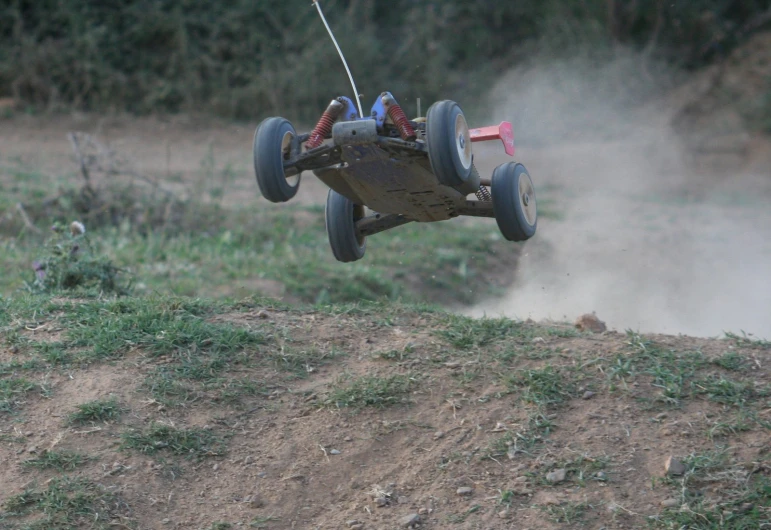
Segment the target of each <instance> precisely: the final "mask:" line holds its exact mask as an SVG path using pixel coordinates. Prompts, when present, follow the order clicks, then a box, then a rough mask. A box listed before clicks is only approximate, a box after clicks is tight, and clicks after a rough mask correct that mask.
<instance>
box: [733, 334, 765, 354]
mask: <svg viewBox="0 0 771 530" xmlns="http://www.w3.org/2000/svg"><path fill="white" fill-rule="evenodd" d="M725 336H726V338H727V339H728V340H730V341H732V342H733V343H734V344H736V346H738V347H740V348H749V349H753V350H771V341H768V340H764V339H753V338H752V336H751V335H747V334H746V333H745V332H743V331H742V334H741V335H737V334H736V333H730V332H729V333H726V334H725Z"/></svg>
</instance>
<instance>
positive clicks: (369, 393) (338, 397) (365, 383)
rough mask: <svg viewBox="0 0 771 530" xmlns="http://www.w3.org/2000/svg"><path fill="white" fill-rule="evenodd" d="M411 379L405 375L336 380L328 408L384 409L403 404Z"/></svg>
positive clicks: (328, 397) (329, 397) (327, 403)
mask: <svg viewBox="0 0 771 530" xmlns="http://www.w3.org/2000/svg"><path fill="white" fill-rule="evenodd" d="M412 383H413V379H412V378H411V377H409V376H406V375H392V376H389V377H378V376H363V377H358V378H352V379H351V378H348V379H345V378H344V379H341V380H338V381H337V383H336V384H335V385H334V386H333V388H332V391H331V392H330V394H329V395H328V396H327V398H326V400H325V403H326V405H327V406H330V407H338V408H339V407H351V408H361V407H386V406H390V405H397V404H401V403H405V402H406V399H405V397H404V395H405V394H407V393H408V392H409V390H410V388H411V387H412Z"/></svg>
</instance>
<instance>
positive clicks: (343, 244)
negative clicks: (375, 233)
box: [324, 190, 367, 263]
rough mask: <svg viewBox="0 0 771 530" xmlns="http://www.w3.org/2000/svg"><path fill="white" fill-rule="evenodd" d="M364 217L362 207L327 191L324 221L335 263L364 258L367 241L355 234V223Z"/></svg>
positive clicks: (332, 191)
mask: <svg viewBox="0 0 771 530" xmlns="http://www.w3.org/2000/svg"><path fill="white" fill-rule="evenodd" d="M362 217H364V207H363V206H360V205H358V204H354V203H353V201H351V200H350V199H349V198H348V197H345V196H344V195H340V194H339V193H337V192H336V191H335V190H329V195H327V207H326V210H325V211H324V219H325V221H326V225H327V237H329V245H330V246H331V247H332V254H334V255H335V259H337V261H342V262H343V263H348V262H351V261H356V260H360V259H361V258H363V257H364V251H365V250H366V247H367V241H366V238H365V237H364V236H359V235H358V234H357V233H356V221H358V220H359V219H361V218H362Z"/></svg>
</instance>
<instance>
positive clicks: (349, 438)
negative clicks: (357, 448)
mask: <svg viewBox="0 0 771 530" xmlns="http://www.w3.org/2000/svg"><path fill="white" fill-rule="evenodd" d="M343 441H344V442H352V441H353V438H351V437H350V436H346V437H345V438H343Z"/></svg>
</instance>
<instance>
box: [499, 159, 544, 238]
mask: <svg viewBox="0 0 771 530" xmlns="http://www.w3.org/2000/svg"><path fill="white" fill-rule="evenodd" d="M490 193H491V194H492V196H493V212H494V214H495V221H496V222H497V223H498V228H499V229H500V231H501V234H503V237H505V238H506V239H508V240H509V241H525V240H527V239H530V238H531V237H533V236H534V235H535V229H536V226H537V224H538V211H537V208H536V201H535V188H534V187H533V181H532V180H531V179H530V175H529V174H528V172H527V169H525V166H523V165H522V164H517V163H515V162H507V163H505V164H501V165H500V166H498V167H496V168H495V171H493V178H492V182H491V186H490Z"/></svg>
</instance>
